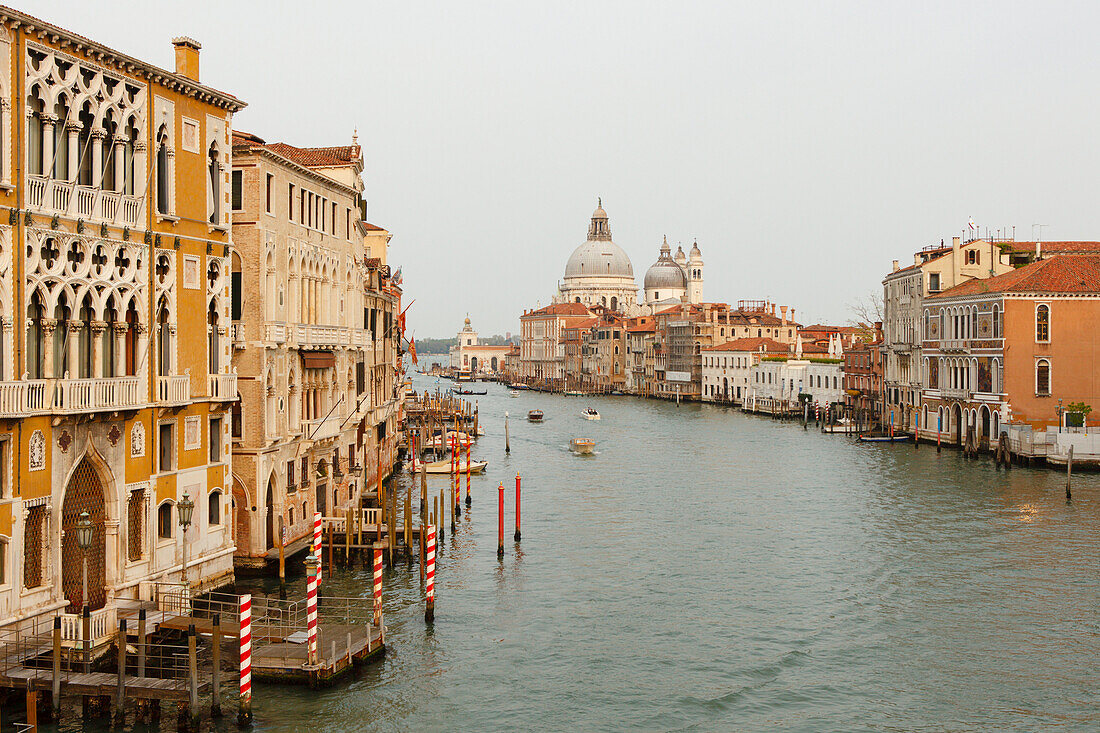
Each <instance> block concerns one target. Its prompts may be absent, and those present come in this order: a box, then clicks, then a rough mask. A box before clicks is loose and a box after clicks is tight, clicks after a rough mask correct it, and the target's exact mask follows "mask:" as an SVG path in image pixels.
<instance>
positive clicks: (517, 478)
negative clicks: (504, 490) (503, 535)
mask: <svg viewBox="0 0 1100 733" xmlns="http://www.w3.org/2000/svg"><path fill="white" fill-rule="evenodd" d="M519 483H520V478H519V474H518V473H517V474H516V534H515V536H514V537H513V539H514V540H515V541H516V542H519V541H520V531H519V524H520V522H519V514H520V510H519V507H520V501H519Z"/></svg>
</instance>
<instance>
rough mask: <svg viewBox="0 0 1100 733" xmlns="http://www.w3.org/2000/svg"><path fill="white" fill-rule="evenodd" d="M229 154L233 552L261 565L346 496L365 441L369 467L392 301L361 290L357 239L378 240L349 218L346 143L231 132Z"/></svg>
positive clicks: (356, 478) (358, 200)
mask: <svg viewBox="0 0 1100 733" xmlns="http://www.w3.org/2000/svg"><path fill="white" fill-rule="evenodd" d="M233 155H234V163H233V197H232V207H233V237H234V242H235V244H236V251H235V252H234V256H233V313H232V318H233V329H234V346H235V348H234V356H233V364H234V367H235V368H236V371H237V373H238V375H239V376H240V377H241V383H240V404H239V406H238V412H237V413H236V414H235V416H234V423H233V476H234V486H233V492H234V497H235V501H236V502H237V505H238V506H243V507H247V511H241V512H238V515H237V525H236V541H237V552H236V556H237V565H238V567H251V568H261V567H263V566H264V565H265V564H267V563H270V562H271V561H272V560H274V559H275V557H276V552H275V548H277V546H278V544H279V542H280V541H284V542H285V543H286V545H287V546H288V551H289V552H294V551H297V550H299V549H302V548H304V547H305V546H306V545H307V544H308V541H309V538H310V537H311V535H312V531H313V513H314V512H315V511H319V512H321V513H322V514H331V515H338V516H340V515H342V512H343V511H344V510H345V509H346V508H347V507H348V506H350V505H352V504H353V503H356V502H358V500H359V496H360V492H361V489H362V481H361V476H360V469H361V467H362V459H363V452H364V450H366V451H367V456H366V458H367V463H368V464H369V465H370V466H371V467H372V473H373V470H374V467H375V463H376V455H375V453H376V450H375V448H376V441H375V431H374V430H373V428H374V427H375V424H376V423H378V422H384V420H378V419H374V418H376V417H377V415H372V411H373V410H375V409H376V408H378V407H380V406H381V405H384V404H386V403H388V402H391V401H392V399H393V398H392V395H391V393H390V392H391V389H392V388H391V387H390V386H389V384H388V383H387V384H380V383H379V381H380V379H381V380H383V381H387V382H389V381H392V377H391V378H390V380H385V378H384V377H383V376H382V375H379V374H378V373H377V371H376V367H379V366H381V368H382V370H383V371H384V372H392V368H393V365H392V363H391V362H390V361H389V359H388V357H386V356H382V352H380V351H378V350H377V348H376V347H378V346H381V345H382V342H383V341H385V340H391V339H392V337H393V334H392V333H389V331H390V329H391V326H392V323H393V309H394V307H395V305H396V299H395V298H394V297H392V296H390V295H387V294H383V293H379V292H376V290H375V289H374V288H372V287H371V273H372V272H377V271H378V270H379V269H380V265H379V264H378V262H377V258H371V257H369V256H368V253H369V250H368V247H370V244H368V241H367V240H368V237H370V238H371V239H372V241H373V244H374V247H373V249H374V250H375V251H377V252H379V253H380V254H382V255H383V256H384V250H385V246H384V245H383V244H382V242H383V241H387V242H388V239H389V237H388V232H385V230H383V229H381V228H379V227H372V228H371V229H370V230H369V231H368V229H367V227H366V223H365V222H363V221H362V218H361V211H362V210H363V208H364V205H363V199H362V192H363V182H362V179H361V174H362V170H363V159H362V152H361V149H360V147H359V145H358V142H357V141H356V140H354V139H353V141H352V144H351V145H341V146H334V147H308V148H301V147H297V146H293V145H289V144H286V143H265V142H264V141H263V140H262V139H260V138H259V137H256V136H255V135H251V134H248V133H244V132H239V131H238V132H235V133H234V135H233ZM372 262H373V263H374V264H373V265H372ZM383 279H385V278H383ZM368 291H372V301H373V300H380V301H382V302H381V303H376V302H368V300H367V295H368ZM380 315H381V318H380V317H379V316H380ZM368 416H372V419H371V423H370V425H369V427H370V428H371V430H370V432H369V433H368V432H367V431H366V430H365V429H364V426H363V425H362V423H363V421H364V420H365V419H366V418H367V417H368ZM391 422H392V420H391ZM392 428H393V426H392V425H391V426H390V430H392ZM383 432H385V428H383ZM364 438H365V439H364ZM280 538H282V539H280Z"/></svg>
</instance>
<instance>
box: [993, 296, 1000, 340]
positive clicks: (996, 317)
mask: <svg viewBox="0 0 1100 733" xmlns="http://www.w3.org/2000/svg"><path fill="white" fill-rule="evenodd" d="M1000 337H1001V307H1000V306H999V305H997V304H994V305H993V338H995V339H999V338H1000Z"/></svg>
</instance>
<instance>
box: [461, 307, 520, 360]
mask: <svg viewBox="0 0 1100 733" xmlns="http://www.w3.org/2000/svg"><path fill="white" fill-rule="evenodd" d="M511 349H512V345H511V344H501V345H499V346H490V345H489V344H483V343H481V342H480V341H479V340H478V334H477V331H475V330H474V327H473V326H471V325H470V317H469V316H466V322H465V324H463V326H462V330H461V331H459V332H458V334H457V335H456V336H455V343H454V345H453V346H452V347H451V348H450V366H451V369H453V370H454V371H455V372H457V373H460V374H463V373H464V374H499V373H501V372H503V371H505V370H506V369H507V362H508V352H509V351H511Z"/></svg>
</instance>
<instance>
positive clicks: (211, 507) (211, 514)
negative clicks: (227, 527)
mask: <svg viewBox="0 0 1100 733" xmlns="http://www.w3.org/2000/svg"><path fill="white" fill-rule="evenodd" d="M206 503H207V509H206V516H207V517H208V519H207V523H208V524H209V525H210V526H211V527H214V526H217V525H219V524H221V523H222V492H220V491H217V490H214V491H211V492H210V496H209V497H208V498H207V500H206Z"/></svg>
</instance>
